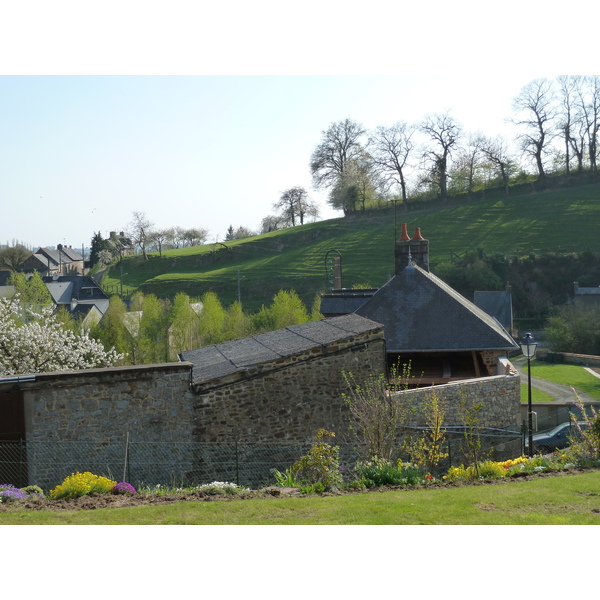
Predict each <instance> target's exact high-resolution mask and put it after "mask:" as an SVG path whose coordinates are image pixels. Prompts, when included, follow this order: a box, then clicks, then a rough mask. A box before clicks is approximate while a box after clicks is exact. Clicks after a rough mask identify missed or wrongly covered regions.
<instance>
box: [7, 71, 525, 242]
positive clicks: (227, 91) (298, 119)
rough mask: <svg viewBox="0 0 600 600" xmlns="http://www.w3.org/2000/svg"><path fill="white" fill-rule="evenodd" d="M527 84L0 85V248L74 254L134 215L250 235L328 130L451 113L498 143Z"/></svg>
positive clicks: (160, 79)
mask: <svg viewBox="0 0 600 600" xmlns="http://www.w3.org/2000/svg"><path fill="white" fill-rule="evenodd" d="M529 80H530V79H528V78H527V77H519V76H517V77H514V76H506V77H497V76H494V77H491V78H489V80H488V81H486V82H483V81H480V83H482V85H479V86H477V87H476V88H475V89H471V90H470V92H469V93H468V94H465V93H464V90H465V85H464V84H465V82H464V81H462V82H461V81H460V79H458V80H457V79H456V78H454V77H453V78H449V77H448V78H444V77H429V76H248V75H246V76H170V75H167V76H103V75H100V76H98V75H95V76H4V77H0V130H1V131H2V136H1V138H0V165H1V166H0V169H1V170H2V174H1V177H0V198H1V199H2V207H3V209H2V223H1V225H0V243H6V242H7V241H8V240H13V239H17V240H21V241H24V242H26V243H27V244H29V245H32V246H38V245H41V246H49V245H56V244H58V243H62V244H66V245H72V246H74V247H77V248H81V247H82V245H85V246H86V247H87V246H88V245H89V243H90V240H91V238H92V236H93V234H94V232H96V231H99V232H100V233H101V234H102V236H103V237H107V236H108V233H109V232H110V231H122V230H126V229H127V227H128V224H129V223H130V221H131V219H132V213H133V211H139V212H144V213H146V215H147V217H148V218H149V219H150V220H151V221H152V222H153V223H154V224H155V226H156V227H157V228H166V227H174V226H180V227H184V228H190V227H198V228H205V229H207V230H208V231H209V241H216V240H217V239H219V240H223V238H224V237H225V234H226V231H227V228H228V227H229V225H232V226H233V227H234V228H237V227H239V226H244V227H246V228H249V229H251V230H254V231H257V230H259V228H260V222H261V220H262V218H263V217H265V216H267V215H268V214H273V213H274V212H275V211H274V209H273V204H274V203H275V202H276V201H277V200H278V199H279V197H280V196H281V193H282V192H283V191H284V190H286V189H288V188H290V187H293V186H296V185H300V186H304V187H305V188H306V189H307V191H308V192H309V197H311V198H313V199H314V200H315V201H317V202H319V204H320V206H321V216H322V218H332V217H336V216H341V214H340V213H339V212H336V211H333V210H332V209H331V208H329V207H328V206H327V204H326V201H325V199H326V193H324V192H317V191H316V190H314V189H313V188H312V180H311V174H310V169H309V161H310V157H311V154H312V152H313V150H314V149H315V147H316V146H317V145H318V144H319V142H320V141H321V139H322V132H323V130H325V129H327V127H329V125H330V124H331V123H333V122H335V121H340V120H342V119H345V118H350V119H353V120H355V121H357V122H359V123H361V124H363V125H364V127H366V128H367V129H373V128H375V127H377V126H378V125H391V124H393V123H395V122H396V121H399V120H404V121H408V122H419V121H421V120H422V119H423V118H424V117H425V116H426V115H428V114H433V113H436V112H445V111H446V110H448V111H449V112H450V114H451V115H452V116H453V117H454V118H455V119H456V120H457V121H459V122H460V123H461V124H462V125H463V127H464V128H465V129H468V130H469V131H477V130H481V131H483V132H484V133H486V134H490V135H495V134H497V133H502V130H503V128H505V127H506V123H505V119H506V118H507V117H509V116H510V115H511V99H512V98H513V97H514V96H515V95H516V94H517V93H518V92H519V90H520V89H521V87H522V86H523V85H525V84H526V83H528V81H529Z"/></svg>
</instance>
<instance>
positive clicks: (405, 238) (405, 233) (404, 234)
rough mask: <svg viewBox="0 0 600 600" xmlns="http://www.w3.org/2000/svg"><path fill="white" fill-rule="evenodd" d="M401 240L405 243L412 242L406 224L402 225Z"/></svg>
mask: <svg viewBox="0 0 600 600" xmlns="http://www.w3.org/2000/svg"><path fill="white" fill-rule="evenodd" d="M400 240H401V241H403V242H408V241H410V237H409V236H408V231H406V223H402V233H401V234H400Z"/></svg>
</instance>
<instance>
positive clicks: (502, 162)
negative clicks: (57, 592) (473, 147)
mask: <svg viewBox="0 0 600 600" xmlns="http://www.w3.org/2000/svg"><path fill="white" fill-rule="evenodd" d="M475 143H476V144H477V146H478V148H479V151H480V152H481V153H482V154H483V156H484V157H485V158H486V159H487V161H488V163H489V164H490V165H491V167H492V170H493V171H494V172H495V174H496V175H497V176H499V177H500V178H501V179H502V185H503V186H504V191H505V193H506V195H507V196H508V182H509V178H510V175H511V172H512V170H513V169H514V161H513V160H512V159H511V158H510V155H509V153H508V149H507V142H506V140H505V139H504V138H502V137H499V136H498V137H495V138H488V137H484V136H479V137H478V138H477V140H476V142H475Z"/></svg>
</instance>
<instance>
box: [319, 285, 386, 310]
mask: <svg viewBox="0 0 600 600" xmlns="http://www.w3.org/2000/svg"><path fill="white" fill-rule="evenodd" d="M376 291H377V288H368V289H343V290H333V291H332V292H330V293H328V294H323V295H322V296H321V309H320V310H321V314H323V315H325V316H329V315H332V316H333V315H346V314H348V313H353V312H356V311H357V310H358V309H359V308H360V307H361V306H362V305H363V304H364V303H365V302H366V301H367V300H369V298H371V297H372V296H373V294H374V293H375V292H376Z"/></svg>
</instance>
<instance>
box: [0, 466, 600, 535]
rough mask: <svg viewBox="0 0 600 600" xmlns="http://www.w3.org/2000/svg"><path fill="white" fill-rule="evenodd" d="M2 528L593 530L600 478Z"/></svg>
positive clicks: (62, 518)
mask: <svg viewBox="0 0 600 600" xmlns="http://www.w3.org/2000/svg"><path fill="white" fill-rule="evenodd" d="M0 524H1V525H597V524H600V471H588V472H582V473H578V474H565V475H556V476H548V477H540V478H536V479H533V480H527V481H525V480H519V479H517V480H511V481H509V482H506V483H504V482H503V483H498V484H479V485H477V484H476V485H470V486H463V487H456V488H429V489H427V488H424V489H414V490H398V491H381V492H377V491H375V492H368V493H356V494H350V495H340V496H306V497H279V498H276V497H273V498H256V499H246V500H229V501H223V502H221V501H215V502H179V503H175V504H170V505H160V506H139V507H132V508H112V509H111V508H109V509H98V510H79V511H24V510H18V511H12V510H11V511H6V512H0Z"/></svg>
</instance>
